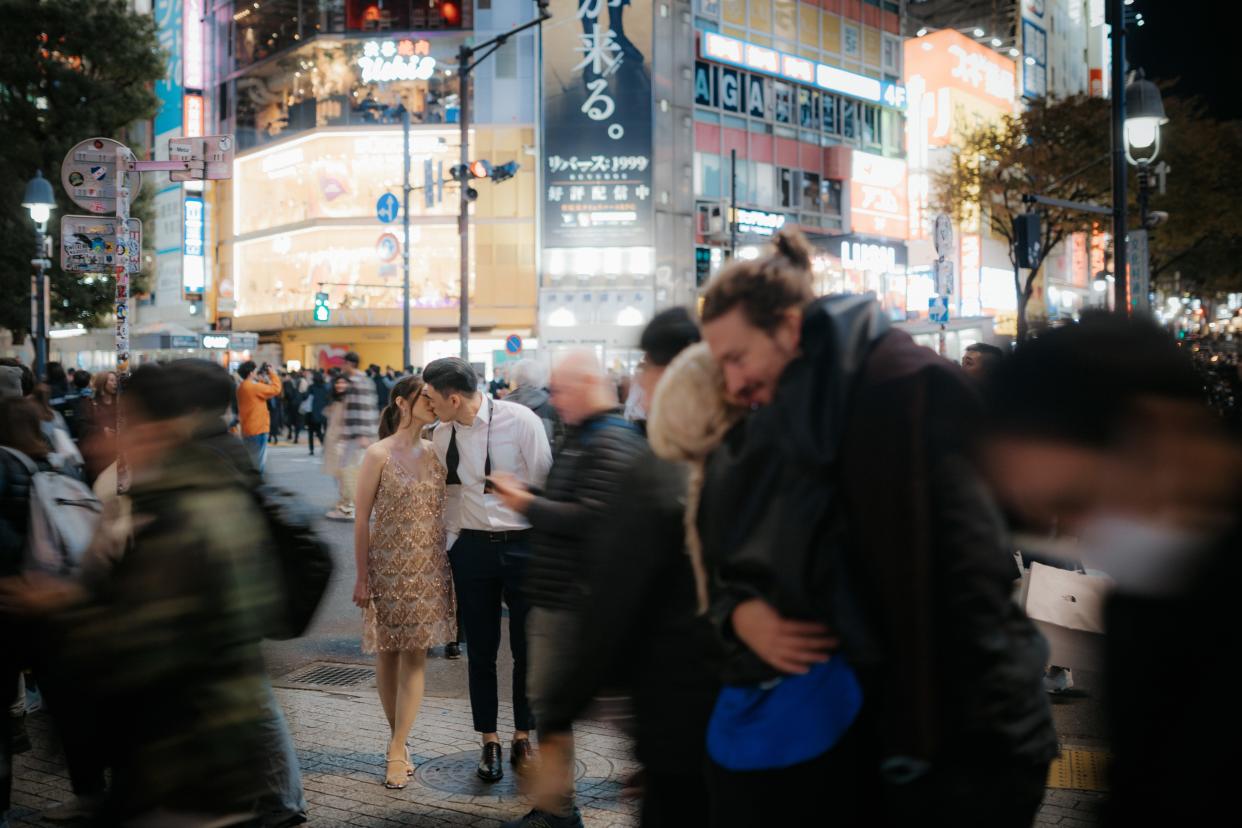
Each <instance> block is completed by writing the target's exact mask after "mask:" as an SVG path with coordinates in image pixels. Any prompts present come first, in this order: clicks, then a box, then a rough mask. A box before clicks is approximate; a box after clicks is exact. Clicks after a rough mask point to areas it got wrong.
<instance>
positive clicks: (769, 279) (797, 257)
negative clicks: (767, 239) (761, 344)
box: [702, 229, 815, 334]
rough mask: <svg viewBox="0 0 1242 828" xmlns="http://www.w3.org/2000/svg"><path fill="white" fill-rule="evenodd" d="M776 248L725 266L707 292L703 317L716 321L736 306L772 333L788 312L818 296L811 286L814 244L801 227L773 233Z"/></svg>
mask: <svg viewBox="0 0 1242 828" xmlns="http://www.w3.org/2000/svg"><path fill="white" fill-rule="evenodd" d="M772 244H773V245H774V246H775V247H776V249H775V250H774V251H773V252H772V253H769V254H768V255H766V256H761V257H760V258H758V259H750V260H745V261H737V262H734V263H733V264H730V265H729V266H728V267H726V268H725V269H724V270H722V271H721V272H720V273H719V274H718V275H717V276H716V277H715V278H714V279H712V280H711V282H709V283H708V285H707V290H706V291H705V292H704V294H703V310H702V313H703V321H704V322H712V321H715V320H716V319H719V318H720V317H722V316H724V315H725V314H727V313H729V312H730V311H731V310H733V309H734V308H736V307H740V308H741V309H742V312H743V313H744V314H746V319H747V321H748V322H750V324H751V325H754V326H755V327H756V328H759V329H760V330H762V331H764V332H765V333H768V334H771V333H772V332H773V331H775V330H776V328H777V326H778V325H780V323H781V320H782V319H783V318H784V316H785V313H786V312H787V311H789V310H790V309H791V308H800V307H802V306H803V305H806V304H807V303H808V302H810V301H811V300H812V299H813V298H815V293H814V291H812V290H811V254H812V252H813V251H812V248H811V245H810V243H809V242H807V240H806V236H804V235H802V233H800V232H799V231H797V230H793V229H790V230H780V231H778V232H777V234H776V235H775V236H773V237H772Z"/></svg>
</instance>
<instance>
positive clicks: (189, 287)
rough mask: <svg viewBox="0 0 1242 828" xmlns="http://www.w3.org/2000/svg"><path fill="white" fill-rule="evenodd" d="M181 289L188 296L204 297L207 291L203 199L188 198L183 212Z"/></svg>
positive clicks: (205, 229)
mask: <svg viewBox="0 0 1242 828" xmlns="http://www.w3.org/2000/svg"><path fill="white" fill-rule="evenodd" d="M182 218H183V219H184V224H183V226H184V227H185V230H184V233H183V235H182V238H181V289H182V291H183V292H184V293H185V295H186V296H202V295H203V293H204V292H205V291H206V289H207V250H206V242H207V214H206V207H205V205H204V203H203V199H202V198H201V197H199V196H186V198H185V207H184V208H183V211H182Z"/></svg>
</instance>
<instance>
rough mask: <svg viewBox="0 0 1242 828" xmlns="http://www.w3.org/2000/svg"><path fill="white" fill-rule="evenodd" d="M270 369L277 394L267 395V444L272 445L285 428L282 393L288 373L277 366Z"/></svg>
mask: <svg viewBox="0 0 1242 828" xmlns="http://www.w3.org/2000/svg"><path fill="white" fill-rule="evenodd" d="M272 370H273V377H274V378H275V381H276V386H277V394H276V396H274V397H269V398H268V400H267V416H268V424H269V425H268V434H267V442H268V445H271V446H274V445H277V444H278V443H279V442H280V437H281V433H282V432H283V431H284V430H285V401H284V398H283V395H284V388H285V379H286V377H288V374H286V373H285V372H284V371H282V370H280V369H278V368H274V369H272ZM260 373H261V372H260ZM265 457H266V455H265Z"/></svg>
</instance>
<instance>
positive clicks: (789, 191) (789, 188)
mask: <svg viewBox="0 0 1242 828" xmlns="http://www.w3.org/2000/svg"><path fill="white" fill-rule="evenodd" d="M779 177H780V180H781V202H780V204H781V206H782V207H798V206H800V205H801V195H802V192H801V190H802V181H801V178H802V175H801V173H800V172H799V171H798V170H791V169H789V168H787V167H780V168H779Z"/></svg>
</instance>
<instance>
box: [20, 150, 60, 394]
mask: <svg viewBox="0 0 1242 828" xmlns="http://www.w3.org/2000/svg"><path fill="white" fill-rule="evenodd" d="M22 206H23V207H25V208H26V209H27V210H29V211H30V219H31V221H33V222H34V226H35V248H34V258H33V259H31V260H30V263H31V264H32V265H34V266H35V268H36V275H35V276H34V277H33V284H32V285H31V290H30V302H31V305H32V307H31V314H30V317H31V319H30V322H31V324H30V334H31V338H32V339H33V340H34V352H35V358H34V373H35V377H36V378H38V379H43V377H44V374H45V373H46V371H47V327H48V310H49V308H48V302H49V297H48V294H49V290H48V284H47V275H46V269H47V268H48V267H51V264H52V263H51V262H50V261H48V257H49V256H50V255H51V251H50V245H49V244H48V242H49V241H50V239H49V238H48V236H47V222H48V219H50V218H51V217H52V210H54V209H56V194H55V193H53V192H52V183H51V182H50V181H48V180H47V179H46V178H44V177H43V171H42V170H36V171H35V177H34V178H32V179H30V180H29V181H27V182H26V195H25V197H24V198H22Z"/></svg>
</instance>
